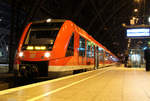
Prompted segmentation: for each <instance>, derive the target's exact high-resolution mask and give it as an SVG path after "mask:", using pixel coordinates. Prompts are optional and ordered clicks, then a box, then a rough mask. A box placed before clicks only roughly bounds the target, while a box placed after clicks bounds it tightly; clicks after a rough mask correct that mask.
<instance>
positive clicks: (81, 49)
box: [79, 36, 85, 57]
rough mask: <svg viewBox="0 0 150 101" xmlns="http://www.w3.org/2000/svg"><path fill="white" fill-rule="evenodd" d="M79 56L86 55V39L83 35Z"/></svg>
mask: <svg viewBox="0 0 150 101" xmlns="http://www.w3.org/2000/svg"><path fill="white" fill-rule="evenodd" d="M79 56H83V57H84V56H85V39H84V38H82V37H81V36H80V41H79Z"/></svg>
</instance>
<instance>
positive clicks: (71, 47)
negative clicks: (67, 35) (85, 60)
mask: <svg viewBox="0 0 150 101" xmlns="http://www.w3.org/2000/svg"><path fill="white" fill-rule="evenodd" d="M73 55H74V33H73V34H72V37H71V39H70V42H69V45H68V48H67V51H66V56H73Z"/></svg>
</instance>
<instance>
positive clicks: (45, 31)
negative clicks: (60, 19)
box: [24, 23, 62, 50]
mask: <svg viewBox="0 0 150 101" xmlns="http://www.w3.org/2000/svg"><path fill="white" fill-rule="evenodd" d="M61 25H62V23H59V24H58V23H33V24H32V25H31V26H30V28H29V30H28V33H27V35H26V38H25V41H24V46H28V45H30V46H31V45H32V46H43V45H44V46H46V47H47V49H50V50H51V49H52V47H53V45H54V42H55V39H56V37H57V34H58V32H59V30H60V27H61Z"/></svg>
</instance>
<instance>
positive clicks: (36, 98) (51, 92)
mask: <svg viewBox="0 0 150 101" xmlns="http://www.w3.org/2000/svg"><path fill="white" fill-rule="evenodd" d="M107 71H110V70H105V71H103V72H100V73H97V74H95V75H93V76H90V77H87V78H85V79H82V80H79V81H76V82H73V83H71V84H69V85H66V86H64V87H61V88H58V89H55V90H52V91H50V92H47V93H45V94H42V95H40V96H37V97H33V98H31V99H29V100H27V101H35V100H38V99H40V98H43V97H46V96H49V95H50V94H53V93H56V92H58V91H61V90H63V89H65V88H68V87H71V86H73V85H76V84H78V83H80V82H83V81H85V80H88V79H91V78H94V77H95V76H97V75H100V74H103V73H105V72H107Z"/></svg>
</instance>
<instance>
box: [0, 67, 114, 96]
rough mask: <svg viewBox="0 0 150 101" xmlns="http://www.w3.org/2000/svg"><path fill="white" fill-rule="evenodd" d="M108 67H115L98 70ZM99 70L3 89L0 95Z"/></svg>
mask: <svg viewBox="0 0 150 101" xmlns="http://www.w3.org/2000/svg"><path fill="white" fill-rule="evenodd" d="M108 68H113V67H107V68H101V69H97V70H98V71H101V70H105V69H106V70H107V69H108ZM97 70H92V71H87V72H83V73H80V74H76V75H70V76H66V77H61V78H57V79H53V80H48V81H42V82H38V83H34V84H30V85H25V86H21V87H16V88H11V89H6V90H3V91H0V95H4V94H8V93H12V92H17V91H19V90H23V89H28V88H32V87H35V86H41V85H44V84H48V83H53V82H57V81H60V80H65V79H69V78H72V77H76V76H81V75H85V74H88V73H92V72H94V71H97Z"/></svg>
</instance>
